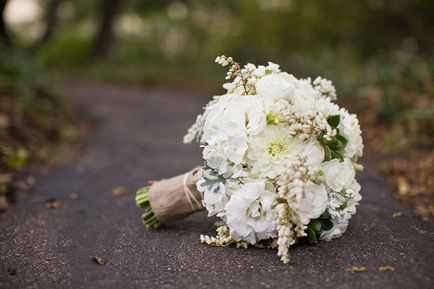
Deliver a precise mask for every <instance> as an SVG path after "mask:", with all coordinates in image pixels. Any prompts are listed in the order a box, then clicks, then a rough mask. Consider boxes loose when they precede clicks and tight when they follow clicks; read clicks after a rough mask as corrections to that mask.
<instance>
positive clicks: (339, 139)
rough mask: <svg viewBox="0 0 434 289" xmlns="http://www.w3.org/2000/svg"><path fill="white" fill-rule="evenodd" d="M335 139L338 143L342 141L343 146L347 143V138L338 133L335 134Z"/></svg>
mask: <svg viewBox="0 0 434 289" xmlns="http://www.w3.org/2000/svg"><path fill="white" fill-rule="evenodd" d="M336 139H337V140H338V141H339V142H340V143H342V144H343V145H344V147H345V146H346V145H347V143H348V140H347V139H346V138H345V137H343V136H341V135H340V134H338V135H337V136H336Z"/></svg>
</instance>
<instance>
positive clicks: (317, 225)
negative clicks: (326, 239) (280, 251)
mask: <svg viewBox="0 0 434 289" xmlns="http://www.w3.org/2000/svg"><path fill="white" fill-rule="evenodd" d="M331 228H333V223H332V221H331V220H330V216H329V215H328V214H323V215H321V216H320V217H319V218H318V219H314V220H311V221H310V222H309V224H308V225H307V229H306V232H307V241H308V242H309V244H311V245H313V244H317V243H318V238H319V237H320V236H321V233H322V232H324V231H328V230H330V229H331Z"/></svg>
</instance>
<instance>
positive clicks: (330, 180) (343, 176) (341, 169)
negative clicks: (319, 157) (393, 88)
mask: <svg viewBox="0 0 434 289" xmlns="http://www.w3.org/2000/svg"><path fill="white" fill-rule="evenodd" d="M323 172H324V176H325V180H326V183H327V185H328V186H329V187H330V188H331V189H332V190H333V191H336V192H340V191H341V190H342V189H344V188H346V187H348V186H349V185H350V184H351V183H352V182H353V180H354V178H355V176H356V172H355V171H354V168H353V165H352V164H351V161H350V160H349V159H344V161H342V162H341V161H339V160H338V159H332V160H331V161H328V162H325V163H323Z"/></svg>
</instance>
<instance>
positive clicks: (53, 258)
mask: <svg viewBox="0 0 434 289" xmlns="http://www.w3.org/2000/svg"><path fill="white" fill-rule="evenodd" d="M53 260H57V257H47V258H45V261H53Z"/></svg>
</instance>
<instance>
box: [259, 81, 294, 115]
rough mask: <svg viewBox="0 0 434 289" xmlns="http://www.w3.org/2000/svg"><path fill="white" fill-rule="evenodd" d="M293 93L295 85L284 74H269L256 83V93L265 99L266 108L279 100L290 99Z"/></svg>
mask: <svg viewBox="0 0 434 289" xmlns="http://www.w3.org/2000/svg"><path fill="white" fill-rule="evenodd" d="M293 91H294V85H293V84H292V83H291V82H290V81H288V79H287V77H286V76H285V74H283V73H279V74H268V75H265V76H264V77H262V78H261V79H259V80H258V81H257V82H256V93H257V94H258V95H260V96H262V97H263V100H264V104H265V107H266V108H268V107H270V106H272V105H273V104H274V103H276V102H277V101H278V100H279V99H282V98H285V97H290V96H291V94H292V93H293Z"/></svg>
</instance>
